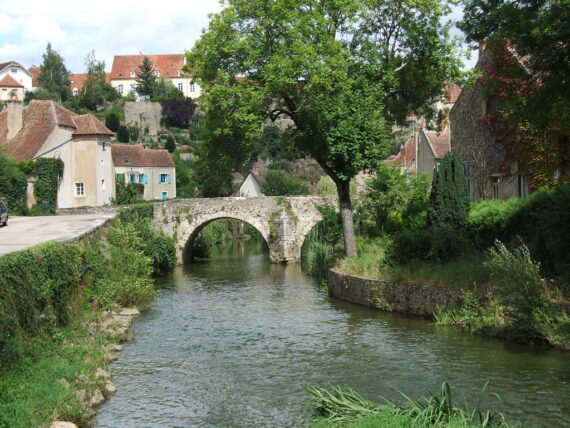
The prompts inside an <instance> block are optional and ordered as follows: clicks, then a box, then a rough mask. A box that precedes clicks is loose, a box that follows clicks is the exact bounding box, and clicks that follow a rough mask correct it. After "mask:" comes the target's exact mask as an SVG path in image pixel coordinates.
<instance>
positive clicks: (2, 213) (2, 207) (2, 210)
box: [0, 199, 8, 226]
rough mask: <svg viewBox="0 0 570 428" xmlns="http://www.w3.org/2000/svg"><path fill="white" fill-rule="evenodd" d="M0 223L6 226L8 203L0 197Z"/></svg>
mask: <svg viewBox="0 0 570 428" xmlns="http://www.w3.org/2000/svg"><path fill="white" fill-rule="evenodd" d="M0 225H3V226H8V205H6V202H5V201H4V200H3V199H0Z"/></svg>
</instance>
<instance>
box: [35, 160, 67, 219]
mask: <svg viewBox="0 0 570 428" xmlns="http://www.w3.org/2000/svg"><path fill="white" fill-rule="evenodd" d="M33 172H34V173H35V174H36V175H37V177H38V179H37V181H36V184H35V185H34V195H35V197H36V204H35V205H34V206H33V207H32V211H31V213H32V214H33V215H46V214H55V212H56V209H57V192H58V189H59V185H60V184H61V179H62V178H63V162H62V161H61V160H60V159H54V158H39V159H36V161H35V165H34V168H33Z"/></svg>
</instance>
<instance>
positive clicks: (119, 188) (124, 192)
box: [111, 174, 144, 205]
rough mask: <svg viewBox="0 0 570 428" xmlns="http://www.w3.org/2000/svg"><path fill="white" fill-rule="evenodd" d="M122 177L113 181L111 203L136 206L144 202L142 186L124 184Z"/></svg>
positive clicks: (139, 184)
mask: <svg viewBox="0 0 570 428" xmlns="http://www.w3.org/2000/svg"><path fill="white" fill-rule="evenodd" d="M122 177H123V175H122V174H119V177H118V178H117V180H116V181H115V198H114V199H113V200H112V201H111V202H112V203H113V204H115V205H128V204H138V203H140V202H144V199H143V194H144V184H141V183H125V181H124V179H123V178H122Z"/></svg>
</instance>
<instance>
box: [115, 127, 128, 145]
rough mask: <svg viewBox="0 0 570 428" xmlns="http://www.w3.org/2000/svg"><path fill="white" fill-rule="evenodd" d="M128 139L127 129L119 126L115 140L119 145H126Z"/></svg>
mask: <svg viewBox="0 0 570 428" xmlns="http://www.w3.org/2000/svg"><path fill="white" fill-rule="evenodd" d="M130 139H131V136H130V135H129V129H128V128H127V127H126V126H125V125H120V126H119V130H118V131H117V140H118V141H119V142H121V143H128V142H129V141H130Z"/></svg>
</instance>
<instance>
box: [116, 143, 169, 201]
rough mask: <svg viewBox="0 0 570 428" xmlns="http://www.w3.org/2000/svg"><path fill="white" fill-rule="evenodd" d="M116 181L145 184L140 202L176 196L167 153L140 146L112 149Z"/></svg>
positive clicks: (124, 145)
mask: <svg viewBox="0 0 570 428" xmlns="http://www.w3.org/2000/svg"><path fill="white" fill-rule="evenodd" d="M111 153H112V155H113V165H114V173H115V179H123V180H125V183H139V184H143V185H144V191H143V195H142V196H143V199H145V200H147V201H150V200H156V199H172V198H175V197H176V168H175V165H174V162H173V161H172V158H171V156H170V153H168V151H167V150H149V149H145V148H144V147H143V146H137V145H130V144H113V145H112V146H111Z"/></svg>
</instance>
